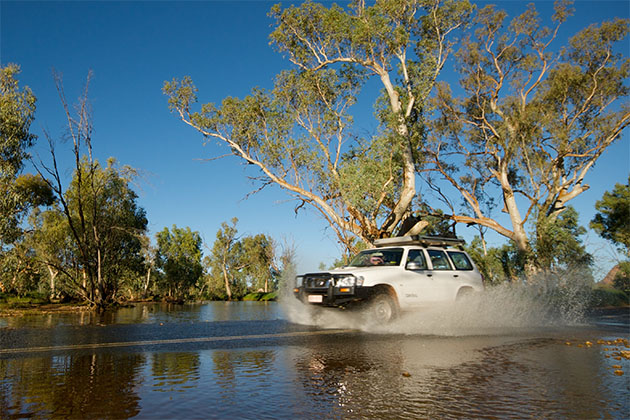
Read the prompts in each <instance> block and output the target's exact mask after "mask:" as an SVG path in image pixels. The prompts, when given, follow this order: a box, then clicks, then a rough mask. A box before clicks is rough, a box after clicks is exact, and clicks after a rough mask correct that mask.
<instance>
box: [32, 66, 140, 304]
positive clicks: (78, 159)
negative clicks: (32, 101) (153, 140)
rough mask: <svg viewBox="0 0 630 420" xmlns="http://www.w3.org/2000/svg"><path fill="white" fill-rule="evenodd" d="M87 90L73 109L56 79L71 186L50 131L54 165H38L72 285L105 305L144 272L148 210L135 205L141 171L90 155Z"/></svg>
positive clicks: (82, 293) (65, 268) (90, 135)
mask: <svg viewBox="0 0 630 420" xmlns="http://www.w3.org/2000/svg"><path fill="white" fill-rule="evenodd" d="M90 78H91V74H90V75H88V79H87V83H86V85H85V90H84V93H83V95H82V96H81V98H80V99H79V103H78V104H77V106H76V107H75V109H74V111H72V110H71V108H70V106H69V105H68V103H67V101H66V98H65V94H64V90H63V84H62V80H61V76H59V75H55V82H56V86H57V90H58V92H59V96H60V98H61V103H62V106H63V109H64V111H65V114H66V120H67V135H68V138H69V139H70V143H71V146H72V157H73V161H74V171H73V176H72V179H71V181H70V183H69V185H67V186H66V185H65V179H64V177H63V176H62V175H61V171H60V169H59V167H58V161H57V154H56V153H57V152H56V150H55V144H54V141H53V139H52V138H51V137H50V135H48V133H47V134H46V136H47V138H48V142H49V146H50V153H51V158H52V159H51V160H52V162H51V164H49V165H46V164H44V163H43V162H40V163H39V164H37V165H36V169H37V171H38V173H39V175H40V177H41V179H43V180H44V181H45V182H46V184H47V185H48V187H50V189H51V190H52V191H53V192H54V196H55V198H56V200H57V205H56V206H55V208H54V209H52V210H51V211H56V212H58V213H59V214H60V215H61V216H62V219H63V223H64V224H65V225H66V226H67V229H68V234H69V236H70V241H69V242H70V244H71V247H70V249H71V251H72V259H71V260H68V264H64V265H63V266H60V267H58V268H59V269H60V270H61V271H62V272H63V273H64V275H65V276H66V277H67V278H68V280H69V284H70V289H71V290H72V291H73V292H74V293H75V294H76V295H78V296H80V297H82V298H84V299H86V300H87V301H88V302H89V303H90V304H92V305H94V306H97V307H99V308H102V307H104V306H106V305H107V304H109V303H110V302H112V301H113V300H115V299H116V294H117V292H118V291H119V287H120V285H121V284H122V281H124V280H128V279H129V277H134V276H137V275H142V274H141V272H142V271H144V267H143V258H142V254H141V250H142V244H141V237H142V236H143V235H144V234H145V232H146V227H147V219H146V214H145V211H144V209H142V208H141V207H140V206H138V204H137V201H136V200H137V198H138V196H137V194H136V193H135V192H134V191H133V190H132V189H131V183H132V181H133V179H134V178H135V177H136V175H137V171H136V170H135V169H133V168H131V167H129V166H118V165H117V163H116V160H115V159H113V158H110V159H109V160H108V161H107V165H106V166H105V167H103V166H102V165H101V164H100V163H99V162H98V160H96V159H95V158H94V156H93V154H92V133H93V126H92V115H91V108H90V104H89V102H88V86H89V81H90Z"/></svg>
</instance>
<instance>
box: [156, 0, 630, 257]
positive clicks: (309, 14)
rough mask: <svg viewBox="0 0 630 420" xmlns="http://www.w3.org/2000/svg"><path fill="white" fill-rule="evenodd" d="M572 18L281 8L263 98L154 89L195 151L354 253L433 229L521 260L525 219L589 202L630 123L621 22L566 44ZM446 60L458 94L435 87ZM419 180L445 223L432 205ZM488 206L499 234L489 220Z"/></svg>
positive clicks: (390, 5) (461, 10) (184, 83)
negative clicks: (224, 164) (486, 235)
mask: <svg viewBox="0 0 630 420" xmlns="http://www.w3.org/2000/svg"><path fill="white" fill-rule="evenodd" d="M570 6H571V2H570V1H558V2H556V3H555V8H554V10H555V13H554V14H553V16H551V17H550V19H543V18H541V16H539V14H538V12H537V11H536V9H535V7H534V6H533V5H529V6H527V9H526V10H525V11H524V12H523V13H522V14H521V15H519V16H516V17H514V18H512V19H511V20H508V16H507V13H506V12H504V11H502V10H499V9H497V8H496V7H495V6H493V5H488V6H485V7H482V8H480V9H478V10H476V11H475V8H474V7H473V6H472V5H471V4H469V3H468V2H467V1H437V0H436V1H429V0H426V1H402V0H389V1H385V0H383V1H376V2H375V3H373V4H371V5H369V6H367V5H366V4H365V2H362V1H355V2H352V3H350V4H349V5H348V6H347V7H341V6H338V5H335V4H332V5H330V6H329V7H326V6H324V5H321V4H318V3H314V2H310V1H307V2H304V3H302V4H301V5H300V6H291V7H288V8H285V9H282V8H281V6H279V5H277V6H274V7H273V8H272V10H271V13H270V16H271V17H273V18H274V19H275V27H274V29H273V31H272V33H271V35H270V39H271V43H272V45H274V46H275V47H276V48H277V50H278V51H279V52H280V53H283V54H284V55H285V56H286V57H287V58H288V59H289V61H290V62H291V64H292V65H293V67H292V68H290V69H288V70H285V71H282V72H280V73H279V74H278V75H277V77H276V79H275V82H274V86H273V88H272V89H270V90H265V89H261V88H255V89H253V90H252V93H251V94H250V95H248V96H246V97H245V98H243V99H238V98H233V97H228V98H225V99H224V100H223V102H222V103H221V104H220V105H216V104H212V103H209V104H205V105H202V106H200V107H198V106H197V105H196V102H197V93H198V92H197V89H196V87H195V85H194V84H193V81H192V80H191V79H190V78H189V77H185V78H183V79H181V80H177V79H174V80H172V81H171V82H166V83H165V84H164V89H163V90H164V93H165V94H166V95H167V96H168V97H169V106H170V108H171V110H172V111H173V112H174V113H175V114H176V115H178V116H179V117H180V118H181V119H182V120H183V121H184V122H185V123H186V124H188V125H190V126H192V127H194V128H195V129H197V130H198V131H199V132H200V133H201V134H202V135H203V136H204V138H205V139H206V141H210V140H217V141H218V143H219V144H222V145H224V146H227V147H228V149H229V150H230V152H231V153H232V154H233V155H235V156H237V157H239V158H240V159H242V160H243V161H245V162H247V163H248V164H250V165H253V167H254V168H256V170H257V171H258V178H257V179H258V180H259V181H260V188H264V187H266V186H268V185H277V186H280V187H281V188H282V189H284V190H286V191H287V192H288V193H289V194H290V195H291V196H292V197H293V198H295V200H296V212H297V210H298V209H300V208H301V207H302V206H304V205H311V206H313V207H315V208H316V209H317V210H318V211H319V213H320V214H321V216H322V217H323V218H324V219H325V220H326V221H327V222H328V224H329V226H330V227H331V228H332V229H333V230H334V232H335V233H336V235H337V237H338V239H339V241H340V242H341V243H342V244H344V245H345V246H346V248H347V249H349V250H351V251H354V250H356V248H357V245H358V244H357V242H356V239H359V240H361V241H362V242H364V243H367V244H370V243H372V242H373V240H374V239H376V238H380V237H386V236H391V235H397V234H398V235H400V234H414V233H419V232H420V231H421V230H422V229H424V228H426V227H427V225H428V224H429V218H430V217H434V218H436V217H437V218H442V219H444V218H446V219H450V220H451V221H453V222H458V223H466V224H468V225H477V226H479V229H480V232H482V233H483V232H484V231H485V229H492V230H494V231H496V232H498V233H499V234H501V235H503V236H505V237H506V238H508V239H510V240H511V241H513V242H514V243H515V244H516V247H517V249H518V252H521V253H531V251H532V239H531V238H530V237H529V235H528V233H527V232H528V223H530V224H531V226H544V225H547V224H548V223H552V222H553V221H554V220H556V219H557V218H558V217H559V215H560V214H561V213H562V212H563V211H565V210H566V209H567V204H568V203H569V202H570V200H572V199H574V198H575V197H577V196H578V195H580V194H582V193H583V192H584V191H586V190H587V189H588V188H589V186H588V184H587V183H586V176H587V174H588V172H589V171H590V169H591V168H592V167H593V166H594V165H595V163H596V162H597V160H598V159H599V157H600V156H601V155H602V153H603V152H604V151H605V150H606V148H607V147H608V146H610V144H612V142H614V141H615V140H616V139H618V138H619V137H620V134H621V132H622V131H623V130H624V129H625V128H626V127H627V126H628V124H629V123H630V108H628V102H627V96H628V89H629V87H628V83H627V81H628V76H629V75H630V73H629V72H630V61H629V59H628V57H627V54H625V53H624V52H623V51H622V52H620V51H619V50H618V44H619V42H620V41H622V40H624V39H625V38H626V37H627V34H628V30H629V23H628V20H627V19H615V20H613V21H610V22H602V23H600V24H593V25H591V26H589V27H587V28H584V29H583V30H581V31H579V32H578V33H576V34H575V35H574V36H573V37H571V38H570V39H569V40H568V42H567V43H566V44H564V45H562V44H561V43H560V42H559V40H558V33H559V28H560V27H561V25H562V24H563V23H564V22H565V21H566V20H567V19H569V18H570V17H571V15H572V13H573V10H572V9H571V7H570ZM547 21H549V23H550V24H551V25H550V26H546V25H547ZM456 44H457V45H456ZM456 46H457V50H456V53H455V54H454V55H453V54H451V53H452V51H453V50H455V49H456ZM451 56H454V59H455V63H456V66H457V70H458V73H459V75H460V77H459V83H460V86H459V87H455V86H452V85H449V84H448V83H446V82H445V81H443V80H441V79H440V74H441V71H442V69H443V67H444V65H445V63H446V61H447V59H449V57H451ZM436 86H437V88H435V87H436ZM375 87H376V88H377V90H378V91H379V92H378V93H379V94H380V96H378V97H377V99H376V100H375V102H374V108H375V118H376V122H377V123H378V130H377V131H376V132H375V133H373V134H370V135H365V134H363V135H362V134H360V133H361V131H360V128H359V126H360V124H359V123H358V122H357V121H355V119H354V116H353V114H352V110H353V109H354V108H353V106H354V105H355V104H356V103H357V101H358V100H359V98H360V97H361V98H364V97H366V95H365V93H364V91H365V90H366V89H374V88H375ZM373 96H374V97H376V96H377V95H373ZM368 97H369V96H368ZM419 180H423V181H426V182H427V186H428V187H429V189H428V190H427V189H424V190H423V191H433V192H436V193H437V196H438V197H439V199H440V200H441V201H442V203H443V204H445V205H446V207H448V210H447V211H444V209H440V208H438V207H437V206H435V205H432V206H428V204H427V199H426V198H425V197H423V196H421V195H420V191H421V190H422V189H421V185H417V184H418V181H419ZM462 201H463V202H464V207H463V209H462V208H461V205H460V203H461V202H462ZM497 205H500V206H502V207H503V211H504V212H506V213H507V214H508V215H509V224H504V223H503V222H501V221H500V218H498V217H497V216H496V215H494V214H492V211H493V210H494V208H495V207H496V206H497ZM427 207H429V209H430V210H429V211H427Z"/></svg>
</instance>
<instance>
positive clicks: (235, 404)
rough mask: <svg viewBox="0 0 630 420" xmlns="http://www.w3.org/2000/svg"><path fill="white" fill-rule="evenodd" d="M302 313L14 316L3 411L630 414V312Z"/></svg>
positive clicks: (269, 308)
mask: <svg viewBox="0 0 630 420" xmlns="http://www.w3.org/2000/svg"><path fill="white" fill-rule="evenodd" d="M289 318H290V316H289V315H288V313H287V310H286V308H283V307H281V306H280V305H278V304H276V303H258V302H249V303H248V302H240V303H211V304H205V305H170V306H169V305H160V304H143V305H137V306H136V307H134V308H121V309H118V310H117V311H115V312H112V313H109V314H105V315H101V316H98V315H96V314H71V315H69V314H65V315H46V316H42V317H39V318H38V317H36V316H32V317H28V318H22V319H20V318H13V319H2V320H1V321H0V418H175V419H179V418H181V419H184V418H185V419H188V418H218V419H224V418H247V419H249V418H251V419H254V418H255V419H259V418H269V419H289V418H290V419H294V418H313V419H320V418H344V419H346V418H357V419H364V418H379V419H380V418H401V419H406V418H407V419H418V418H441V419H443V418H453V419H459V418H481V419H495V418H549V419H562V418H566V419H574V418H587V419H590V418H619V419H623V418H627V414H628V413H629V412H630V401H629V396H630V383H629V378H630V376H628V375H629V374H630V364H629V363H628V359H624V358H623V357H620V355H621V352H622V351H627V350H630V349H629V348H627V344H626V343H624V342H623V341H622V340H623V339H627V338H628V333H627V324H626V326H625V327H623V328H622V329H619V328H617V329H607V328H606V327H605V326H604V327H602V326H596V325H594V324H589V323H584V324H580V325H571V326H559V325H553V326H549V327H541V326H536V327H535V328H521V327H522V326H519V328H501V329H500V330H497V331H495V332H494V333H489V331H490V330H491V328H489V327H490V326H489V325H487V326H486V328H484V333H475V332H474V331H473V333H470V334H455V333H453V331H452V330H450V329H449V330H448V333H445V334H441V335H440V334H438V333H436V331H433V333H431V334H427V333H421V332H419V331H420V330H418V329H416V330H415V332H412V333H404V332H402V331H401V330H402V329H404V328H403V327H402V326H404V325H412V324H413V322H412V321H413V318H411V319H407V320H406V321H405V322H406V323H407V324H405V323H403V324H400V325H399V326H398V327H394V328H392V329H391V330H390V331H376V332H375V331H371V332H370V331H360V330H357V329H355V328H351V329H344V328H342V327H343V325H335V327H336V328H337V329H323V328H322V327H321V326H307V325H299V324H296V323H292V322H289V321H288V319H289ZM425 318H426V317H425ZM462 322H463V320H462ZM340 323H341V324H342V323H343V321H340ZM416 324H421V322H419V321H418V322H417V323H416ZM431 325H433V324H431ZM352 327H354V326H352ZM411 331H413V329H411ZM618 339H621V340H618ZM598 340H600V343H601V344H598V343H597V341H598ZM615 340H618V341H617V342H615ZM587 342H588V343H591V344H590V345H589V344H587ZM608 342H610V343H611V344H608ZM617 358H619V360H617ZM615 371H622V372H623V373H624V374H623V375H618V374H615Z"/></svg>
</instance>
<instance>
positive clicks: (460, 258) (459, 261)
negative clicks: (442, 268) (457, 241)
mask: <svg viewBox="0 0 630 420" xmlns="http://www.w3.org/2000/svg"><path fill="white" fill-rule="evenodd" d="M448 255H449V257H451V260H452V261H453V264H455V268H456V269H458V270H472V269H473V266H472V264H471V262H470V260H469V259H468V257H467V256H466V254H464V253H463V252H457V251H448Z"/></svg>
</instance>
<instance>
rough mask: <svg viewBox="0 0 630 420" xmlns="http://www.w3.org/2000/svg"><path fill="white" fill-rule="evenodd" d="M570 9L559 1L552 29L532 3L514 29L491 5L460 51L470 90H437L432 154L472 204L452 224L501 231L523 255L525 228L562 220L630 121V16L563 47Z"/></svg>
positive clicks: (427, 151) (464, 83)
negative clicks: (490, 204)
mask: <svg viewBox="0 0 630 420" xmlns="http://www.w3.org/2000/svg"><path fill="white" fill-rule="evenodd" d="M571 13H572V10H571V9H570V3H569V2H557V3H556V4H555V13H554V14H553V16H552V17H551V21H552V23H553V25H552V26H551V27H549V28H548V27H544V26H543V24H542V22H541V18H540V17H539V15H538V13H537V11H536V9H535V7H534V6H533V5H529V6H528V9H527V10H526V11H525V12H524V13H523V14H521V15H520V16H517V17H515V18H514V19H512V20H511V22H509V23H508V22H507V14H506V13H505V12H504V11H501V10H497V9H496V8H495V7H494V6H492V5H488V6H485V7H484V8H482V9H481V10H479V11H478V12H477V13H476V16H475V18H474V25H475V26H474V28H475V31H474V33H471V34H470V35H469V36H468V37H467V38H466V39H464V40H463V41H462V43H461V48H460V49H459V51H458V52H457V54H456V56H457V62H458V66H459V67H458V70H459V73H460V74H461V77H460V85H461V89H460V92H461V94H459V95H457V94H454V93H453V92H452V91H451V88H450V87H449V86H448V85H447V84H445V83H441V84H440V85H439V87H438V89H436V91H437V94H436V96H435V106H436V107H437V112H436V115H435V119H434V121H433V127H432V129H433V130H432V134H431V135H430V136H429V138H428V139H427V142H426V147H425V148H424V149H423V152H424V155H425V156H426V158H427V164H428V166H429V168H430V169H432V170H433V171H435V172H434V175H435V173H437V174H438V178H441V179H442V180H445V181H446V185H450V186H451V187H453V188H454V191H455V195H456V196H459V197H460V198H462V199H463V200H464V202H465V203H466V205H467V208H468V210H469V212H455V213H454V214H453V215H451V218H452V219H453V220H455V221H457V222H463V223H468V224H479V225H482V226H485V227H488V228H490V229H493V230H494V231H496V232H498V233H499V234H501V235H503V236H505V237H506V238H509V239H511V240H513V241H514V243H515V245H516V247H517V249H518V250H519V252H521V253H527V252H529V250H531V238H529V237H528V235H527V233H526V223H528V221H529V222H532V225H534V226H536V227H539V226H544V225H548V224H549V223H552V222H554V221H555V220H556V219H557V218H558V216H559V215H560V214H561V213H562V212H563V211H564V210H565V209H566V208H567V203H568V202H569V201H570V200H572V199H574V198H575V197H577V196H579V195H580V194H582V193H583V192H584V191H586V190H587V189H588V188H589V186H588V184H586V176H587V174H588V172H589V170H590V169H591V168H592V167H593V165H595V163H596V162H597V160H598V159H599V157H600V156H601V155H602V153H604V151H605V150H606V148H607V147H608V146H610V145H611V144H612V143H613V142H614V141H615V140H616V139H618V138H619V137H620V135H621V133H622V131H623V130H624V129H625V128H626V127H627V126H628V123H630V107H629V104H628V100H627V96H628V80H629V79H628V76H629V75H630V60H629V59H628V57H627V51H624V50H623V48H621V49H620V50H618V49H616V48H617V47H618V43H619V42H621V41H623V40H624V39H625V38H626V36H627V33H628V20H627V19H615V20H613V21H610V22H603V23H601V24H593V25H590V26H588V27H587V28H584V29H582V30H581V31H579V32H578V33H577V34H575V35H574V36H573V37H571V38H570V39H569V40H568V44H567V45H565V46H563V47H562V48H558V47H557V46H556V45H555V43H554V42H555V41H557V38H558V33H559V28H560V26H561V24H562V23H564V22H565V21H566V19H567V18H569V16H570V15H571ZM626 46H627V44H626ZM442 185H444V184H442ZM440 188H443V187H440ZM448 195H449V193H448V192H444V191H443V196H448ZM488 197H496V198H498V200H496V201H497V202H502V204H503V211H504V212H506V213H507V214H508V215H509V220H510V222H509V224H508V225H505V224H502V223H501V222H500V221H499V219H498V218H496V217H492V216H489V215H488V214H487V212H485V211H484V208H485V206H484V198H488ZM537 230H538V229H537ZM543 230H544V229H543ZM538 239H540V238H538Z"/></svg>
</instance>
